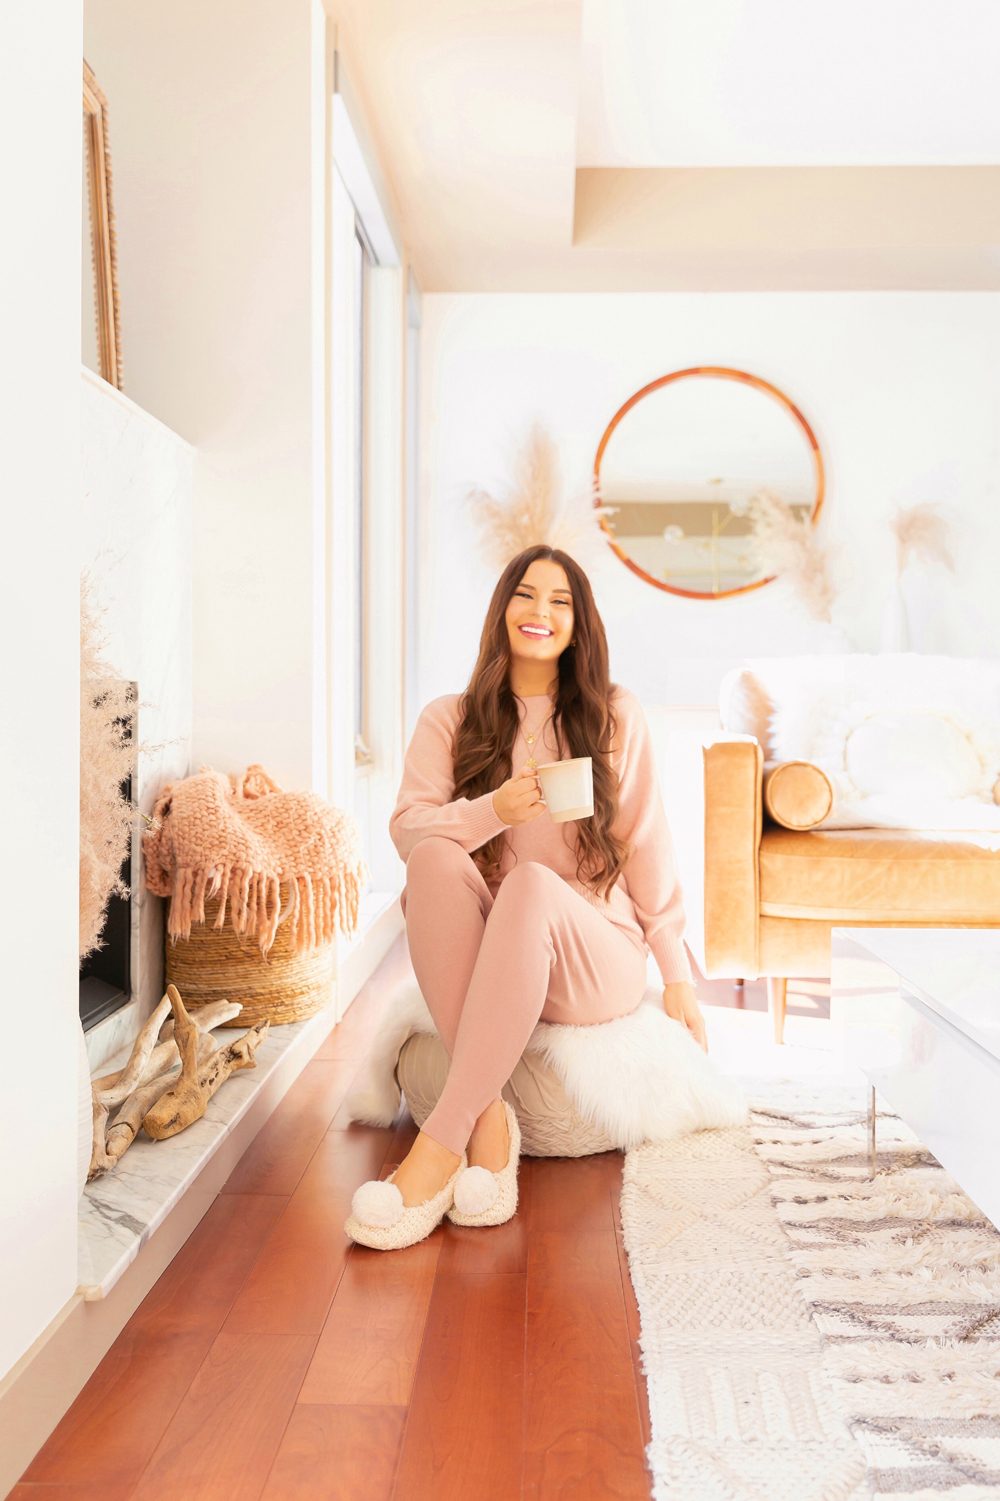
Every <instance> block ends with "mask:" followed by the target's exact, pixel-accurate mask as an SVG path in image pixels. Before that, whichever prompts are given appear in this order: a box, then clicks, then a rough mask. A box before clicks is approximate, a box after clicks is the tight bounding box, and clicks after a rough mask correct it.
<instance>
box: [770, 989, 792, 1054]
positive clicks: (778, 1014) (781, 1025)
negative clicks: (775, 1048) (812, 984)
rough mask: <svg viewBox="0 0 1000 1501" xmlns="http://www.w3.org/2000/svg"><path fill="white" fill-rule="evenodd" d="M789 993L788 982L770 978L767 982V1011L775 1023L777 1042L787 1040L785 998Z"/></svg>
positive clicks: (775, 1038)
mask: <svg viewBox="0 0 1000 1501" xmlns="http://www.w3.org/2000/svg"><path fill="white" fill-rule="evenodd" d="M787 992H788V981H787V979H783V978H772V977H769V978H768V982H767V1009H768V1011H770V1013H771V1020H772V1021H773V1023H774V1040H775V1042H784V1040H785V997H786V995H787Z"/></svg>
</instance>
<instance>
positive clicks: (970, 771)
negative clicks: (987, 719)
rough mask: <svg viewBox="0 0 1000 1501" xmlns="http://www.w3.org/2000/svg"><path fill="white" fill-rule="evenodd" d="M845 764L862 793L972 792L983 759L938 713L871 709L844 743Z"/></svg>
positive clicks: (966, 794) (962, 794)
mask: <svg viewBox="0 0 1000 1501" xmlns="http://www.w3.org/2000/svg"><path fill="white" fill-rule="evenodd" d="M844 768H845V770H846V772H847V775H848V776H849V777H850V779H851V781H852V782H853V783H854V786H855V787H856V788H857V789H858V791H859V792H860V793H862V794H863V795H864V796H866V797H877V796H879V795H880V794H885V793H906V794H907V795H909V796H911V797H925V798H927V797H932V798H938V797H974V796H975V795H976V792H977V791H978V789H979V784H980V781H981V779H982V763H981V762H980V759H979V757H978V755H977V754H976V751H975V749H974V747H973V745H972V742H971V741H970V740H969V738H968V736H967V735H965V734H963V732H962V731H961V730H960V729H959V728H958V726H957V725H956V724H954V723H953V722H952V721H951V720H950V719H945V718H944V716H943V715H940V714H927V713H921V712H919V711H917V710H913V709H904V710H896V711H892V710H887V711H886V712H884V713H882V714H872V715H871V716H870V717H869V718H868V719H865V720H864V721H863V722H862V723H861V724H859V725H858V727H857V729H854V730H852V731H851V733H850V734H849V735H848V737H847V740H846V741H845V744H844Z"/></svg>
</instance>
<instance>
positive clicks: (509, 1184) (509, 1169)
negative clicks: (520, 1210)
mask: <svg viewBox="0 0 1000 1501" xmlns="http://www.w3.org/2000/svg"><path fill="white" fill-rule="evenodd" d="M503 1108H504V1110H505V1112H506V1114H507V1134H508V1136H509V1138H510V1151H509V1152H508V1154H507V1166H506V1167H503V1168H501V1169H500V1171H499V1172H498V1173H491V1172H490V1170H489V1169H488V1168H485V1167H467V1168H466V1169H465V1171H464V1172H463V1173H459V1175H458V1182H457V1183H456V1185H455V1207H454V1209H449V1211H448V1218H449V1219H450V1220H451V1222H452V1224H454V1225H505V1224H506V1223H507V1221H508V1220H509V1219H513V1217H514V1215H515V1214H516V1213H517V1164H518V1160H519V1158H520V1156H521V1128H520V1127H519V1126H518V1124H517V1116H516V1115H515V1114H514V1112H513V1110H512V1109H511V1107H510V1106H509V1105H508V1104H507V1101H506V1100H504V1102H503Z"/></svg>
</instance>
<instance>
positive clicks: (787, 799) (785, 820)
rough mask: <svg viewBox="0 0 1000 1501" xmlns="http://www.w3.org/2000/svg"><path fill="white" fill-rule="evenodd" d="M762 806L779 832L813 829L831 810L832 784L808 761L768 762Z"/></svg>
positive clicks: (765, 770) (822, 772) (765, 768)
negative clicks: (780, 828)
mask: <svg viewBox="0 0 1000 1501" xmlns="http://www.w3.org/2000/svg"><path fill="white" fill-rule="evenodd" d="M764 807H765V808H766V809H767V811H768V813H769V814H770V815H771V817H772V818H773V819H774V821H775V823H780V824H781V827H782V828H783V829H798V830H803V829H814V828H815V827H816V825H817V824H818V823H822V822H823V819H824V818H827V817H829V815H830V813H831V812H832V811H833V785H832V783H831V781H830V778H829V777H828V776H827V774H826V772H825V771H822V770H821V769H820V767H818V766H814V765H813V764H812V762H811V761H768V762H767V763H766V765H765V767H764Z"/></svg>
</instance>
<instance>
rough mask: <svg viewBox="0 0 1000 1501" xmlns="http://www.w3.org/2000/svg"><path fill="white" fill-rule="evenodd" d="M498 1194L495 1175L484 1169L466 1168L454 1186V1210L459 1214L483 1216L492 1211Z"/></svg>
mask: <svg viewBox="0 0 1000 1501" xmlns="http://www.w3.org/2000/svg"><path fill="white" fill-rule="evenodd" d="M499 1193H500V1185H499V1183H498V1182H497V1180H496V1175H495V1174H494V1173H491V1172H490V1171H489V1169H488V1168H485V1167H467V1168H466V1169H465V1172H464V1173H463V1174H462V1176H461V1177H460V1178H459V1180H458V1182H457V1183H456V1184H455V1208H456V1209H457V1210H458V1212H459V1214H483V1213H484V1212H485V1211H486V1210H487V1209H492V1208H493V1205H494V1204H495V1203H496V1201H497V1197H498V1195H499Z"/></svg>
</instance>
